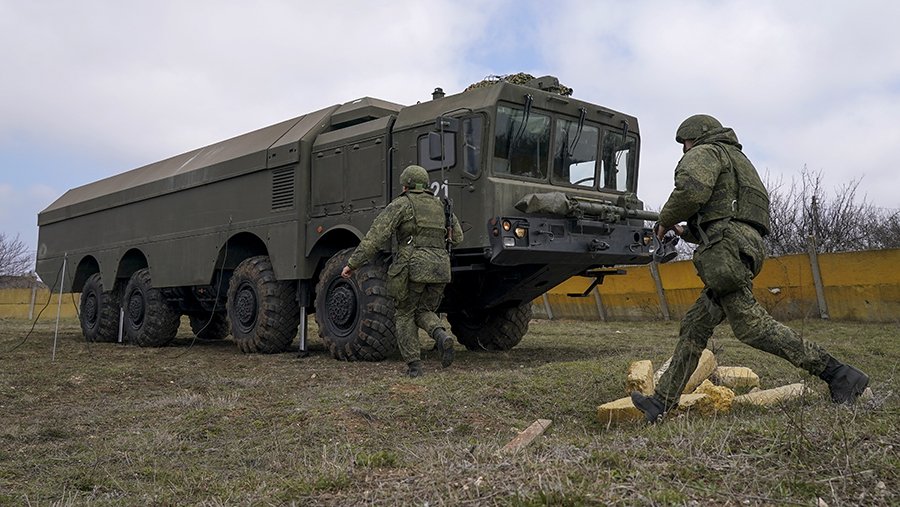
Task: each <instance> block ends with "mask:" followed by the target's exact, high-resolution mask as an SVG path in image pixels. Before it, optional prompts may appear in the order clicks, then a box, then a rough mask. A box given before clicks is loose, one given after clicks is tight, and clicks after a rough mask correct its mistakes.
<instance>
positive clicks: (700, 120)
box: [675, 114, 722, 144]
mask: <svg viewBox="0 0 900 507" xmlns="http://www.w3.org/2000/svg"><path fill="white" fill-rule="evenodd" d="M720 128H722V124H721V123H719V120H717V119H715V118H713V117H712V116H710V115H708V114H695V115H694V116H691V117H690V118H688V119H687V120H684V121H683V122H681V125H679V126H678V130H676V131H675V141H676V142H678V143H681V144H684V141H685V139H700V138H701V137H703V136H705V135H706V134H708V133H710V132H712V131H713V130H716V129H720Z"/></svg>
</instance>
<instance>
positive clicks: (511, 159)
mask: <svg viewBox="0 0 900 507" xmlns="http://www.w3.org/2000/svg"><path fill="white" fill-rule="evenodd" d="M494 133H495V135H496V142H495V143H494V172H495V173H497V174H510V175H513V176H523V177H526V178H537V179H546V178H547V161H548V160H549V157H548V156H547V155H548V154H549V152H550V117H549V116H546V115H543V114H540V113H535V112H529V113H528V115H527V118H526V114H525V110H523V109H513V108H511V107H506V106H500V107H498V108H497V128H496V130H495V132H494Z"/></svg>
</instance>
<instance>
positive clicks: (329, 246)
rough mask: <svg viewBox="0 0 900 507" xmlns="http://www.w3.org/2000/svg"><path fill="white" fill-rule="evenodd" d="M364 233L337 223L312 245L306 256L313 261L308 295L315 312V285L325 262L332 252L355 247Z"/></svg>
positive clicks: (331, 255) (332, 254)
mask: <svg viewBox="0 0 900 507" xmlns="http://www.w3.org/2000/svg"><path fill="white" fill-rule="evenodd" d="M363 236H364V234H363V233H362V232H361V231H360V230H359V229H357V228H356V227H353V226H349V225H338V226H335V227H332V228H331V229H328V230H327V231H325V232H324V233H323V234H322V236H321V237H320V238H319V239H318V240H317V241H316V242H315V244H313V245H312V248H310V250H309V253H308V254H307V257H308V258H309V259H310V260H313V261H314V262H315V265H316V267H315V271H314V272H313V277H312V281H311V283H310V285H311V286H312V289H313V290H312V291H311V292H312V294H311V297H310V307H311V308H312V309H313V311H314V312H315V298H316V291H315V287H316V285H317V284H318V283H319V276H320V275H321V274H322V270H323V269H325V263H326V262H328V259H330V258H331V257H333V256H334V254H336V253H338V252H340V251H341V250H344V249H346V248H355V247H356V246H358V245H359V243H360V241H362V238H363Z"/></svg>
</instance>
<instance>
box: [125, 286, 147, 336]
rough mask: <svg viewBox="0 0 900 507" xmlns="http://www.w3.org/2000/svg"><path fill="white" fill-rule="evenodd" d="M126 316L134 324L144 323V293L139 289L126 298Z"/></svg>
mask: <svg viewBox="0 0 900 507" xmlns="http://www.w3.org/2000/svg"><path fill="white" fill-rule="evenodd" d="M128 317H129V318H130V319H131V323H132V324H134V325H135V326H138V327H139V326H140V325H141V324H143V323H144V295H143V294H141V292H140V291H137V290H136V291H133V292H132V293H131V296H130V297H129V298H128Z"/></svg>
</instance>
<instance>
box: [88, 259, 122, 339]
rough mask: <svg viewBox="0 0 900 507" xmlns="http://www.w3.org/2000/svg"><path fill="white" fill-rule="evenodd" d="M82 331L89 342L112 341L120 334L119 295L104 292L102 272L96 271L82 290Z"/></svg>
mask: <svg viewBox="0 0 900 507" xmlns="http://www.w3.org/2000/svg"><path fill="white" fill-rule="evenodd" d="M79 308H81V313H80V314H79V315H78V317H79V319H80V321H81V333H82V334H84V338H85V340H87V341H89V342H112V341H116V337H117V336H118V335H119V296H118V294H116V293H115V292H113V291H109V292H104V291H103V282H102V281H101V280H100V273H94V274H93V275H91V276H90V277H88V279H87V281H86V282H84V288H83V289H82V290H81V306H80V307H79Z"/></svg>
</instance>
